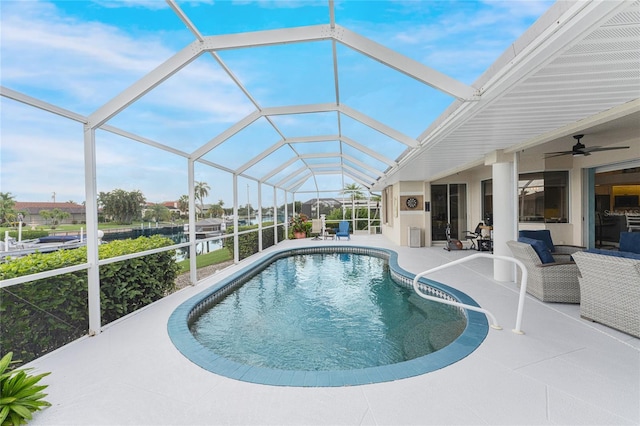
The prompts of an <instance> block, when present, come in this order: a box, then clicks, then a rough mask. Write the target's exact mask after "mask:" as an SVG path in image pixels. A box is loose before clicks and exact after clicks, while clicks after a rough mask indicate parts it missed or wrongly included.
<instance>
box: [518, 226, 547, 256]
mask: <svg viewBox="0 0 640 426" xmlns="http://www.w3.org/2000/svg"><path fill="white" fill-rule="evenodd" d="M518 237H525V238H533V239H534V240H540V241H544V244H545V245H546V246H547V248H548V249H549V251H550V252H551V253H553V252H554V251H556V248H555V247H554V246H553V240H552V239H551V231H549V230H548V229H538V230H535V231H533V230H522V231H519V232H518Z"/></svg>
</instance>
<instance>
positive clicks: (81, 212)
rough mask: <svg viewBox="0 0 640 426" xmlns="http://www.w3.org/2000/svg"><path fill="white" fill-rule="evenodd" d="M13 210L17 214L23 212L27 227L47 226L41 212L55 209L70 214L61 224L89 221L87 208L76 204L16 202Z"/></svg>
mask: <svg viewBox="0 0 640 426" xmlns="http://www.w3.org/2000/svg"><path fill="white" fill-rule="evenodd" d="M13 209H14V210H15V211H16V212H23V214H24V219H23V223H24V224H26V225H45V224H46V222H45V220H44V219H43V218H42V216H40V212H41V211H42V210H49V211H51V210H53V209H59V210H61V211H63V212H67V213H69V217H68V218H66V219H63V220H62V221H61V222H60V223H85V222H86V221H87V214H86V210H85V207H84V206H83V205H81V204H76V203H53V202H48V201H47V202H30V201H16V203H15V205H14V206H13Z"/></svg>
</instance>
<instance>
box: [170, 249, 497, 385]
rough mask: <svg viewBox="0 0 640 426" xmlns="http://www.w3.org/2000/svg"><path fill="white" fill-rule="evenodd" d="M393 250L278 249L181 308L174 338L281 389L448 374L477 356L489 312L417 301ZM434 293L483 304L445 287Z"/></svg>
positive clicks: (187, 352)
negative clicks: (456, 364) (439, 371)
mask: <svg viewBox="0 0 640 426" xmlns="http://www.w3.org/2000/svg"><path fill="white" fill-rule="evenodd" d="M413 277H414V275H413V274H410V273H408V272H407V271H405V270H403V269H402V268H400V267H399V266H398V263H397V255H396V253H395V252H393V251H391V250H385V249H377V248H366V247H354V246H347V245H336V246H322V247H310V248H304V249H291V250H284V251H281V252H275V253H272V254H270V255H267V256H265V257H263V258H262V259H261V260H260V261H258V262H255V263H254V264H252V265H250V266H248V267H246V268H244V269H242V270H241V271H239V272H236V273H234V274H233V275H231V276H230V277H228V278H226V279H224V280H222V281H221V282H219V283H217V284H215V285H214V286H213V287H212V288H210V289H207V290H205V291H203V292H202V293H200V294H198V295H196V296H194V297H192V298H191V299H189V300H187V301H186V302H184V303H182V304H181V305H180V306H179V307H178V308H177V309H176V310H175V311H174V312H173V314H172V315H171V317H170V318H169V323H168V332H169V336H170V338H171V340H172V341H173V343H174V345H175V346H176V347H177V348H178V350H179V351H180V352H181V353H182V354H183V355H184V356H186V357H187V358H188V359H189V360H191V361H192V362H193V363H195V364H197V365H199V366H201V367H202V368H204V369H206V370H208V371H211V372H213V373H216V374H220V375H223V376H227V377H230V378H234V379H238V380H243V381H247V382H252V383H261V384H269V385H280V386H347V385H349V386H352V385H361V384H367V383H378V382H384V381H390V380H398V379H402V378H406V377H411V376H415V375H419V374H424V373H428V372H430V371H434V370H437V369H440V368H444V367H446V366H448V365H450V364H452V363H454V362H456V361H458V360H460V359H462V358H464V357H466V356H467V355H469V354H470V353H471V352H473V351H474V350H475V349H476V348H477V347H478V346H479V345H480V344H481V343H482V341H483V340H484V338H485V337H486V335H487V332H488V322H487V320H486V318H485V316H484V315H483V314H481V313H478V312H474V311H466V310H465V311H463V310H459V309H457V308H453V307H450V306H447V305H443V304H437V303H435V302H430V301H427V300H424V299H422V298H420V297H418V296H417V295H416V294H415V293H414V292H413V290H412V288H411V283H412V281H413ZM419 283H420V286H421V290H422V291H423V292H425V293H427V294H431V295H435V296H437V297H443V298H447V299H450V300H458V301H460V302H462V303H466V304H470V305H474V306H477V304H476V303H475V301H474V300H473V299H471V298H470V297H469V296H467V295H466V294H464V293H462V292H460V291H458V290H456V289H453V288H451V287H448V286H446V285H444V284H441V283H438V282H435V281H431V280H426V279H424V278H421V279H420V280H419Z"/></svg>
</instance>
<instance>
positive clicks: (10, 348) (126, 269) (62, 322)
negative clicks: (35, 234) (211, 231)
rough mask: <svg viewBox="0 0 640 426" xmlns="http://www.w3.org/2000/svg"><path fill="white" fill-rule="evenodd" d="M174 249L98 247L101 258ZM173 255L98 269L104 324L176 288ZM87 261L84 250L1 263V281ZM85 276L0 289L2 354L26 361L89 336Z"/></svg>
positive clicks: (143, 240) (139, 243)
mask: <svg viewBox="0 0 640 426" xmlns="http://www.w3.org/2000/svg"><path fill="white" fill-rule="evenodd" d="M171 244H173V241H171V240H170V239H168V238H165V237H161V236H157V235H156V236H152V237H150V238H147V237H140V238H137V239H135V240H121V241H113V242H111V243H108V244H103V245H101V246H100V247H99V254H100V259H107V258H112V257H115V256H120V255H125V254H130V253H137V252H140V251H145V250H152V249H155V248H160V247H165V246H168V245H171ZM173 255H174V252H173V251H172V250H170V251H166V252H162V253H156V254H151V255H148V256H144V257H139V258H135V259H130V260H124V261H121V262H116V263H111V264H108V265H103V266H101V267H100V293H101V294H100V297H101V314H102V323H103V324H106V323H109V322H112V321H114V320H116V319H118V318H120V317H122V316H124V315H127V314H129V313H131V312H133V311H135V310H137V309H139V308H141V307H143V306H145V305H147V304H149V303H151V302H154V301H156V300H159V299H161V298H162V297H164V296H165V295H167V294H169V293H171V292H172V291H173V290H174V289H175V279H176V276H177V271H178V266H177V264H176V262H175V259H174V256H173ZM85 262H86V247H82V248H78V249H73V250H59V251H56V252H53V253H35V254H32V255H29V256H25V257H23V258H19V259H12V260H10V261H9V262H7V263H3V264H0V280H5V279H9V278H14V277H18V276H23V275H27V274H34V273H38V272H43V271H48V270H52V269H58V268H63V267H66V266H71V265H77V264H81V263H85ZM87 282H88V281H87V272H86V271H78V272H73V273H68V274H64V275H58V276H55V277H50V278H45V279H41V280H37V281H32V282H29V283H25V284H19V285H15V286H11V287H6V288H2V289H0V335H1V336H2V339H1V341H0V353H8V352H14V354H15V355H16V358H17V359H20V360H21V361H22V362H28V361H30V360H32V359H35V358H37V357H40V356H42V355H44V354H46V353H48V352H50V351H52V350H54V349H56V348H58V347H60V346H62V345H64V344H66V343H68V342H71V341H73V340H75V339H77V338H79V337H81V336H83V335H85V334H86V333H87V330H88V328H89V323H88V311H87V297H88V296H87V285H88V284H87Z"/></svg>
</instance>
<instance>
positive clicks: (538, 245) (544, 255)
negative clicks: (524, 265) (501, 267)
mask: <svg viewBox="0 0 640 426" xmlns="http://www.w3.org/2000/svg"><path fill="white" fill-rule="evenodd" d="M518 242H520V243H525V244H529V245H531V247H533V249H534V250H535V251H536V253H537V254H538V257H539V258H540V261H541V262H542V263H553V262H555V259H554V258H553V255H552V254H551V251H549V248H548V247H547V245H546V244H545V243H544V241H541V240H536V239H533V238H527V237H520V238H518Z"/></svg>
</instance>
